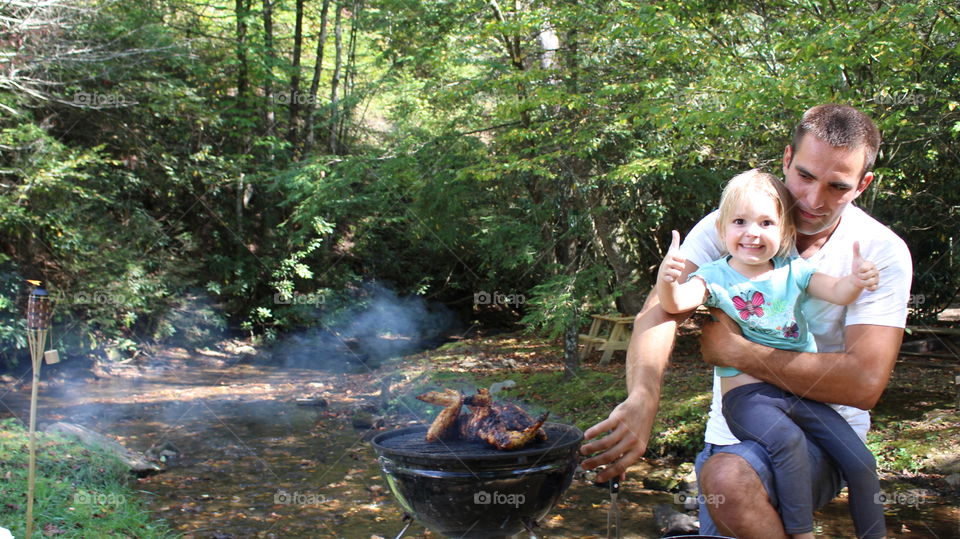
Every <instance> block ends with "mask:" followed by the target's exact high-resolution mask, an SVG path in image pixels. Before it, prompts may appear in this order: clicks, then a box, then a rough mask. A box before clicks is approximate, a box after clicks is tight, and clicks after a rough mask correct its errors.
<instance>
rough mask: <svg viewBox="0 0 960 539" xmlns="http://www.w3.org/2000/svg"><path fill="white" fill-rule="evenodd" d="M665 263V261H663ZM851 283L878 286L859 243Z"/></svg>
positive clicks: (875, 273) (874, 271)
mask: <svg viewBox="0 0 960 539" xmlns="http://www.w3.org/2000/svg"><path fill="white" fill-rule="evenodd" d="M664 263H666V261H664ZM850 275H851V277H853V282H854V283H855V284H856V285H857V286H858V287H860V288H865V289H867V290H871V291H873V290H876V289H877V286H879V285H880V270H878V269H877V265H876V264H874V263H873V262H870V261H869V260H865V259H864V258H863V257H862V256H860V242H859V241H855V242H853V271H852V272H851V274H850Z"/></svg>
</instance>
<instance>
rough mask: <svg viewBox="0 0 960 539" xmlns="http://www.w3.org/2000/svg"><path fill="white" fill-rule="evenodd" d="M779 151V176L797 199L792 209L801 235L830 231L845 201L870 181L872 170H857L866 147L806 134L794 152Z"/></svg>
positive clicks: (855, 196)
mask: <svg viewBox="0 0 960 539" xmlns="http://www.w3.org/2000/svg"><path fill="white" fill-rule="evenodd" d="M793 150H794V149H793V148H792V147H791V146H787V148H786V149H785V150H784V152H783V175H784V177H785V178H786V182H785V183H786V186H787V189H789V190H790V192H791V193H792V194H793V196H794V198H796V199H797V207H796V209H795V211H794V216H795V217H796V223H797V233H798V234H802V235H805V236H816V235H818V234H823V235H827V234H830V233H831V232H833V229H834V227H835V226H836V224H837V222H838V221H839V220H840V215H841V214H842V213H843V210H844V208H846V207H847V204H849V203H850V202H852V201H854V200H855V199H856V198H857V197H858V196H860V193H862V192H863V191H864V189H866V188H867V186H868V185H870V182H871V181H873V173H872V172H868V173H866V174H865V175H863V177H861V175H860V173H861V171H862V170H863V167H864V164H865V161H866V149H865V148H862V147H861V148H856V149H853V150H850V149H846V148H834V147H833V146H830V145H829V144H827V143H826V142H823V141H821V140H820V139H818V138H817V137H815V136H813V135H811V134H810V133H807V134H806V135H804V137H803V140H801V141H800V144H799V149H797V151H796V152H794V151H793Z"/></svg>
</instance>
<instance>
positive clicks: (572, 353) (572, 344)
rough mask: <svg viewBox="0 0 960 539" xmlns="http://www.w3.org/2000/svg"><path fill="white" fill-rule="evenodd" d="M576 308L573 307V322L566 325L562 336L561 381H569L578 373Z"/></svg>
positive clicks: (578, 351)
mask: <svg viewBox="0 0 960 539" xmlns="http://www.w3.org/2000/svg"><path fill="white" fill-rule="evenodd" d="M579 314H580V313H579V312H578V310H577V306H576V305H574V306H573V320H571V321H570V322H569V323H568V324H567V330H566V331H565V332H564V335H563V379H564V380H571V379H573V377H574V376H576V375H577V373H578V372H579V371H580V347H579V344H580V342H579V341H580V328H579V324H577V319H578V318H579Z"/></svg>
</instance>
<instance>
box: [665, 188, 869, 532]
mask: <svg viewBox="0 0 960 539" xmlns="http://www.w3.org/2000/svg"><path fill="white" fill-rule="evenodd" d="M792 207H793V203H792V197H791V195H790V193H789V191H787V189H786V187H785V186H784V185H783V183H782V182H780V181H779V180H777V179H776V178H775V177H774V176H773V175H771V174H767V173H763V172H760V171H758V170H756V169H754V170H750V171H747V172H744V173H742V174H739V175H738V176H736V177H734V178H733V179H732V180H730V182H729V183H728V184H727V186H726V187H725V188H724V190H723V195H722V196H721V198H720V212H719V217H718V218H717V231H718V233H719V234H720V238H721V239H722V240H723V243H724V245H725V247H726V250H727V252H728V254H727V256H726V257H724V258H722V259H720V260H717V261H714V262H711V263H709V264H706V265H704V266H703V267H701V268H699V269H698V270H697V271H695V272H693V273H692V274H691V275H690V278H688V279H687V281H686V282H685V283H682V284H680V283H678V282H677V281H678V279H679V277H680V274H681V271H682V270H683V267H684V262H685V260H684V259H683V257H682V256H681V255H680V254H679V251H678V249H679V246H680V235H679V234H678V233H677V232H676V231H674V232H673V241H672V243H671V245H670V250H669V251H668V252H667V256H666V257H665V258H664V260H663V263H662V264H661V265H660V271H659V275H658V277H657V295H658V296H659V299H660V304H661V305H662V306H663V308H664V309H665V310H666V311H667V312H670V313H680V312H685V311H689V310H692V309H695V308H696V307H698V306H699V305H701V304H706V305H707V306H709V307H717V308H720V309H722V310H723V311H724V312H725V313H726V314H727V315H729V316H730V317H731V318H732V319H733V320H735V321H736V322H737V323H738V324H740V326H741V328H742V330H743V335H744V337H746V338H747V339H750V340H751V341H754V342H757V343H760V344H764V345H766V346H770V347H774V348H779V349H783V350H795V351H806V352H815V351H816V343H815V342H814V339H813V335H812V334H811V333H810V332H808V331H807V324H806V321H805V320H804V318H803V316H802V314H801V311H800V307H801V304H802V302H803V300H804V298H805V297H807V296H808V295H809V296H813V297H815V298H819V299H822V300H825V301H829V302H831V303H835V304H838V305H848V304H850V303H852V302H853V301H854V300H856V299H857V297H858V296H859V295H860V293H861V292H862V291H863V289H867V290H875V289H876V288H877V285H878V284H879V272H878V271H877V268H876V266H875V265H874V264H873V263H872V262H869V261H866V260H864V259H863V258H861V257H860V252H859V244H858V243H854V245H853V250H854V262H853V268H852V273H851V274H850V275H847V276H845V277H843V278H839V279H838V278H836V277H831V276H829V275H826V274H823V273H819V272H817V271H816V269H815V268H814V267H813V266H811V265H810V264H809V263H807V262H806V261H805V260H804V259H802V258H800V257H796V256H795V257H790V256H789V255H790V253H791V251H793V241H794V234H795V227H794V224H793V218H792V215H791V209H792ZM694 277H695V278H694ZM716 369H717V374H718V375H719V376H720V377H721V378H720V387H721V392H722V394H723V415H724V418H725V419H726V420H727V424H728V425H729V427H730V430H731V432H733V434H734V435H735V436H736V437H737V438H739V439H740V440H754V441H756V442H757V443H759V444H761V445H763V446H764V448H766V450H767V453H768V454H769V455H770V460H771V463H772V466H773V475H774V480H775V484H776V487H775V488H776V494H777V499H778V500H779V502H780V507H779V512H780V516H781V519H782V520H783V525H784V529H785V530H786V532H787V533H788V534H791V536H792V537H795V538H803V539H812V538H813V533H812V531H813V507H812V500H811V485H810V472H809V462H808V460H807V448H806V443H805V434H804V433H806V435H807V436H809V437H810V438H812V439H813V440H814V441H815V442H816V443H817V444H819V445H820V446H821V447H822V448H823V449H824V451H825V452H826V453H827V454H828V455H829V456H830V458H831V459H832V460H833V461H834V463H835V464H836V465H837V467H838V468H839V469H840V472H841V473H842V475H843V478H844V479H845V480H846V482H847V485H848V486H849V488H850V512H851V514H852V516H853V522H854V526H855V528H856V532H857V537H861V538H863V537H866V538H870V539H874V538H880V537H884V535H885V532H886V526H885V524H884V518H883V505H882V504H881V503H879V502H878V500H877V495H878V494H879V492H880V482H879V480H878V479H877V474H876V462H875V460H874V458H873V455H872V454H871V453H870V450H869V449H867V447H866V446H865V445H864V443H863V442H862V441H861V440H860V438H859V437H858V436H857V434H856V433H855V432H854V430H853V429H852V428H851V427H850V425H849V424H848V423H847V422H846V420H844V419H843V417H841V416H840V414H838V413H837V412H836V411H835V410H834V409H833V408H831V407H829V406H827V405H826V404H823V403H820V402H815V401H811V400H808V399H804V398H801V397H798V396H796V395H793V394H791V393H788V392H786V391H783V390H781V389H779V388H777V387H776V386H773V385H771V384H768V383H766V382H763V381H761V380H759V379H757V378H754V377H753V376H750V375H749V374H746V373H742V372H740V371H738V370H736V369H732V368H729V367H716Z"/></svg>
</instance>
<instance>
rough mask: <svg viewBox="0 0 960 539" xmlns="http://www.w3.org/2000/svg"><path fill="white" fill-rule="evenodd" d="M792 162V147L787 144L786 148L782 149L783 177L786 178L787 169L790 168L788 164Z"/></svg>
mask: <svg viewBox="0 0 960 539" xmlns="http://www.w3.org/2000/svg"><path fill="white" fill-rule="evenodd" d="M792 161H793V146H791V145H789V144H787V146H786V148H784V149H783V177H784V178H786V177H787V169H788V168H790V163H791V162H792Z"/></svg>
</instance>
